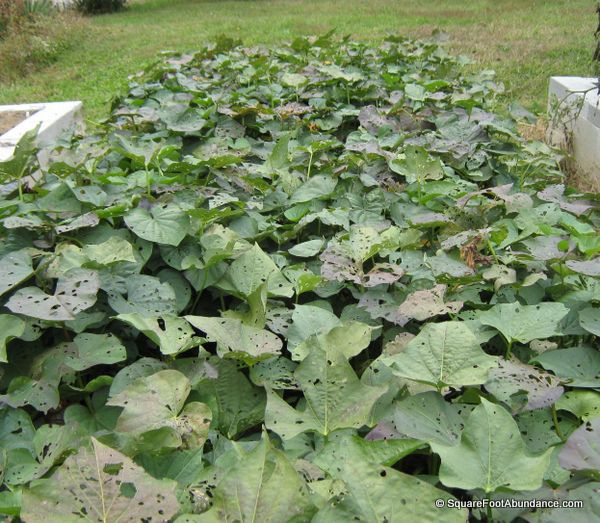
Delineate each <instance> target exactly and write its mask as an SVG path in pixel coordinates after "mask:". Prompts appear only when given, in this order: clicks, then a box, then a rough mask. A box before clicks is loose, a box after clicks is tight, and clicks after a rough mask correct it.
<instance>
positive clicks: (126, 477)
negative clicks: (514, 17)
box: [21, 438, 179, 523]
mask: <svg viewBox="0 0 600 523" xmlns="http://www.w3.org/2000/svg"><path fill="white" fill-rule="evenodd" d="M124 485H132V487H133V488H130V489H128V490H125V489H124V488H123V486H124ZM175 486H176V483H175V482H174V481H170V480H157V479H154V478H152V477H151V476H149V475H148V474H146V472H144V469H142V468H141V467H139V466H138V465H136V464H135V463H134V462H133V461H132V460H131V459H129V458H128V457H126V456H124V455H123V454H121V453H119V452H117V451H116V450H113V449H111V448H110V447H107V446H105V445H103V444H102V443H100V442H99V441H98V440H96V439H94V438H92V448H91V449H88V448H86V447H83V448H82V449H81V450H80V451H79V452H78V453H77V454H75V455H74V456H70V457H69V458H67V460H66V461H65V462H64V463H63V465H62V466H61V467H59V468H58V469H57V471H56V472H55V473H54V474H53V475H52V477H51V478H50V479H46V480H42V481H39V482H38V483H36V484H35V485H32V486H31V487H30V488H28V489H24V491H23V505H22V509H21V517H22V518H23V519H24V520H26V521H31V522H32V523H36V522H40V523H42V522H48V521H65V517H66V515H67V514H68V515H69V516H68V519H67V520H68V521H80V520H84V519H89V518H94V519H97V520H99V521H139V520H140V519H149V520H150V519H153V518H155V517H156V515H157V514H158V513H160V514H161V517H163V518H164V519H169V518H171V517H172V516H174V515H175V513H176V512H177V511H178V510H179V503H178V501H177V498H176V497H175ZM132 507H135V512H132Z"/></svg>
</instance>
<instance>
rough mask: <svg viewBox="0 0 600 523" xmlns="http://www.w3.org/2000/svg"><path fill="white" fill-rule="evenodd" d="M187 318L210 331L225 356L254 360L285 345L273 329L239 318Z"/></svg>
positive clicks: (195, 325) (203, 330)
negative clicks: (244, 322)
mask: <svg viewBox="0 0 600 523" xmlns="http://www.w3.org/2000/svg"><path fill="white" fill-rule="evenodd" d="M185 319H186V320H187V321H189V322H190V323H191V324H192V325H193V326H194V327H196V328H197V329H200V330H201V331H202V332H204V333H206V338H207V340H208V341H211V342H215V343H216V344H217V353H218V354H219V356H220V357H221V358H224V357H229V358H236V359H242V360H244V361H246V362H247V363H248V364H252V363H256V362H258V361H261V360H264V359H266V358H271V357H273V356H277V355H278V354H279V353H280V352H281V348H282V346H283V343H282V341H281V339H280V338H279V337H278V336H277V335H275V334H273V333H272V332H269V331H267V330H264V329H257V328H256V327H252V326H250V325H244V324H243V323H242V321H241V320H238V319H236V318H209V317H203V316H186V317H185Z"/></svg>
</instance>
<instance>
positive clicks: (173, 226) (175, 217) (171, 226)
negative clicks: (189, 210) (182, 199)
mask: <svg viewBox="0 0 600 523" xmlns="http://www.w3.org/2000/svg"><path fill="white" fill-rule="evenodd" d="M124 220H125V223H126V224H127V227H129V228H130V229H131V230H132V231H133V232H134V233H135V234H136V235H137V236H139V237H140V238H143V239H144V240H148V241H150V242H155V243H160V244H164V245H173V246H174V247H177V246H178V245H179V244H180V243H181V242H182V240H183V239H184V238H185V237H186V235H187V233H188V230H189V227H190V219H189V217H188V216H187V214H186V213H185V212H184V211H182V210H181V209H180V208H179V207H178V206H177V205H173V204H165V203H163V204H156V205H153V206H152V207H150V210H147V209H145V208H143V207H137V208H136V209H134V210H133V211H131V212H130V213H129V214H127V215H126V216H125V217H124Z"/></svg>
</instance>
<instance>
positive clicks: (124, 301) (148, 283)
mask: <svg viewBox="0 0 600 523" xmlns="http://www.w3.org/2000/svg"><path fill="white" fill-rule="evenodd" d="M124 287H125V288H124V289H115V290H113V289H111V290H110V291H109V292H108V304H109V305H110V306H111V307H112V308H113V310H114V311H115V312H117V313H119V314H140V315H142V316H154V317H157V316H174V315H176V314H177V297H176V296H175V291H174V290H173V287H171V285H169V284H168V283H161V281H160V280H159V279H158V278H155V277H153V276H146V275H145V274H135V275H133V276H131V277H129V278H127V279H126V280H125V286H124ZM125 295H126V296H125Z"/></svg>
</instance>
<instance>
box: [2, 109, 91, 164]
mask: <svg viewBox="0 0 600 523" xmlns="http://www.w3.org/2000/svg"><path fill="white" fill-rule="evenodd" d="M82 107H83V104H82V103H81V102H49V103H36V104H19V105H0V113H2V112H15V111H16V112H31V113H32V114H31V116H29V118H27V119H25V120H24V121H22V122H21V123H19V124H17V125H16V126H15V127H13V128H12V129H10V130H9V131H8V132H6V133H4V134H3V135H1V136H0V161H4V160H8V159H9V158H10V157H11V156H12V153H13V150H14V148H15V145H16V144H17V143H18V142H19V140H20V139H21V137H22V136H23V135H24V134H25V133H26V132H28V131H31V130H32V129H35V128H36V127H37V126H38V125H39V126H40V128H39V130H38V145H39V146H40V147H42V148H43V147H46V146H48V145H51V144H52V143H53V142H55V141H56V140H58V139H59V138H60V137H61V135H62V134H64V133H65V132H67V131H72V130H75V129H77V128H79V127H81V126H82V125H83V118H82V114H81V113H82ZM38 158H39V160H40V163H42V165H43V164H44V163H45V162H46V160H47V158H48V155H47V153H46V152H45V151H43V150H42V151H40V154H39V155H38Z"/></svg>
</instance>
